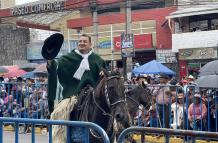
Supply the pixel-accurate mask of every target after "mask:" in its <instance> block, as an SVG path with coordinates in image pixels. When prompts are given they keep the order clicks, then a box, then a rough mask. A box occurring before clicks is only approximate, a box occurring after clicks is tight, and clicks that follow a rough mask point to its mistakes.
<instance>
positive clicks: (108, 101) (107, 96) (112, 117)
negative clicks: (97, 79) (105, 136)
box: [90, 76, 125, 139]
mask: <svg viewBox="0 0 218 143" xmlns="http://www.w3.org/2000/svg"><path fill="white" fill-rule="evenodd" d="M114 78H120V77H119V76H110V77H109V78H107V79H106V81H109V80H111V79H114ZM94 95H95V93H94V91H93V96H92V97H93V101H94V103H95V105H96V106H97V107H98V108H99V109H100V110H101V111H102V113H103V115H106V116H109V117H110V121H113V119H114V116H113V115H112V114H110V113H107V112H106V111H105V110H104V109H102V108H101V106H100V105H99V104H98V103H97V101H96V99H95V96H94ZM105 96H106V100H107V104H108V105H109V107H110V108H112V107H113V106H114V105H116V104H119V103H125V100H118V101H116V102H114V103H110V99H109V95H108V91H107V84H105ZM110 128H111V126H110V127H108V129H107V130H106V132H109V131H110ZM90 132H91V134H92V135H93V136H94V137H95V138H97V139H101V138H102V137H100V136H98V135H96V134H95V133H94V132H93V131H92V130H91V129H90ZM114 134H115V132H114V131H112V136H113V135H114Z"/></svg>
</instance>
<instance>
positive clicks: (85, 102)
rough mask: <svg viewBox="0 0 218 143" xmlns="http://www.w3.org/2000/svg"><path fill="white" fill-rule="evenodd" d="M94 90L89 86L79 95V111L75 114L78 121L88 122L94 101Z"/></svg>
mask: <svg viewBox="0 0 218 143" xmlns="http://www.w3.org/2000/svg"><path fill="white" fill-rule="evenodd" d="M93 90H94V89H93V88H92V87H91V86H90V85H87V86H86V87H85V88H83V89H82V91H81V93H80V94H79V96H78V100H77V107H76V108H77V111H76V114H75V115H76V116H77V119H78V120H81V121H88V111H89V108H90V104H91V102H90V101H92V96H93Z"/></svg>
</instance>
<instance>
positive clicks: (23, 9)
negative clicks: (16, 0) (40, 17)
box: [11, 1, 65, 16]
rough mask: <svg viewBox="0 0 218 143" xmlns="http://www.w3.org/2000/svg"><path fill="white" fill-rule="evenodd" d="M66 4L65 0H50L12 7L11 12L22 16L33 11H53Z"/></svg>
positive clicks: (13, 14) (60, 8) (62, 7)
mask: <svg viewBox="0 0 218 143" xmlns="http://www.w3.org/2000/svg"><path fill="white" fill-rule="evenodd" d="M64 4H65V2H64V1H48V2H47V3H38V4H34V5H22V6H19V7H18V6H17V7H14V8H11V14H12V16H21V15H26V14H33V13H42V12H52V11H57V10H62V9H64Z"/></svg>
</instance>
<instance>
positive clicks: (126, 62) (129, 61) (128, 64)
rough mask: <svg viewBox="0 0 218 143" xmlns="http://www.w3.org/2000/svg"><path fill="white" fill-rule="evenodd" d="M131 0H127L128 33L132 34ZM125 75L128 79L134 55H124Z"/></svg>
mask: <svg viewBox="0 0 218 143" xmlns="http://www.w3.org/2000/svg"><path fill="white" fill-rule="evenodd" d="M131 15H132V14H131V0H126V13H125V16H126V34H131V21H132V19H131ZM122 61H123V65H124V66H123V75H124V79H125V80H127V73H128V72H131V71H132V57H123V56H122Z"/></svg>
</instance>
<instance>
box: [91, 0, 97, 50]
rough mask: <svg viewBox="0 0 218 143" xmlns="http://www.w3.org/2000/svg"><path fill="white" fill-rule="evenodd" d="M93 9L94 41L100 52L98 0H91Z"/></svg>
mask: <svg viewBox="0 0 218 143" xmlns="http://www.w3.org/2000/svg"><path fill="white" fill-rule="evenodd" d="M91 10H92V13H93V41H94V45H93V46H94V51H95V52H96V53H98V8H97V1H96V0H92V1H91Z"/></svg>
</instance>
